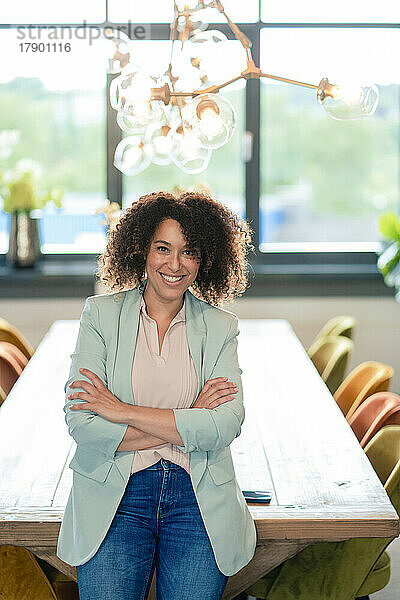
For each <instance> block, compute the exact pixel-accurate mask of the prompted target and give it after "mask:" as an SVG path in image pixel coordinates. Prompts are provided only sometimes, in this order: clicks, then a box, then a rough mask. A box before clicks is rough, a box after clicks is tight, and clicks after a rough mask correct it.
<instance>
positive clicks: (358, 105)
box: [317, 77, 379, 121]
mask: <svg viewBox="0 0 400 600" xmlns="http://www.w3.org/2000/svg"><path fill="white" fill-rule="evenodd" d="M317 98H318V102H319V103H320V104H321V106H322V107H323V108H324V109H325V111H326V112H327V114H328V115H329V116H330V117H331V118H332V119H336V120H338V121H354V120H357V119H361V118H362V117H369V116H371V115H372V114H373V113H374V112H375V110H376V107H377V106H378V101H379V91H378V88H377V87H376V85H375V84H372V85H369V86H360V85H358V84H357V83H355V82H354V81H351V80H350V81H344V82H343V83H342V84H340V85H338V84H331V83H329V81H328V79H327V78H326V77H325V78H323V79H321V81H320V83H319V86H318V90H317Z"/></svg>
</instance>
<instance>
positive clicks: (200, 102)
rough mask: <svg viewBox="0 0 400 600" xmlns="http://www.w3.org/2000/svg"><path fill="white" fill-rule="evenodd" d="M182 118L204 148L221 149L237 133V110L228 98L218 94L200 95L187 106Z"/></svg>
mask: <svg viewBox="0 0 400 600" xmlns="http://www.w3.org/2000/svg"><path fill="white" fill-rule="evenodd" d="M182 116H183V118H184V120H185V123H187V124H188V125H189V126H190V127H191V128H192V129H193V132H194V134H195V135H196V136H197V137H198V139H199V140H200V143H201V145H202V146H204V148H209V149H215V148H220V147H221V146H223V145H224V144H226V143H227V142H228V141H229V140H230V139H231V137H232V135H233V132H234V131H235V126H236V113H235V109H234V108H233V106H232V104H231V103H230V102H229V101H228V100H227V99H226V98H224V97H222V96H216V94H200V95H199V96H197V97H196V98H194V99H193V100H192V102H190V103H189V104H187V106H186V107H185V109H184V110H183V112H182Z"/></svg>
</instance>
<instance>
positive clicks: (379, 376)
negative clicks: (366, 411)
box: [334, 361, 394, 420]
mask: <svg viewBox="0 0 400 600" xmlns="http://www.w3.org/2000/svg"><path fill="white" fill-rule="evenodd" d="M393 373H394V371H393V369H392V367H390V366H388V365H385V364H383V363H380V362H374V361H367V362H363V363H361V365H358V367H356V368H355V369H353V370H352V371H351V373H349V374H348V375H347V377H346V379H345V380H344V381H343V383H342V384H341V385H340V386H339V387H338V389H337V390H336V392H335V393H334V398H335V400H336V403H337V405H338V406H339V408H340V410H341V411H342V413H343V414H344V416H345V417H346V419H347V420H349V419H350V417H352V416H353V414H354V413H355V411H356V410H357V408H358V407H359V406H360V404H361V403H362V402H364V400H366V399H367V398H368V397H369V396H372V394H376V392H387V390H388V389H389V386H390V381H391V379H392V377H393Z"/></svg>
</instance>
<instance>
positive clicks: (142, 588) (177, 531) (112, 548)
mask: <svg viewBox="0 0 400 600" xmlns="http://www.w3.org/2000/svg"><path fill="white" fill-rule="evenodd" d="M100 501H101V498H99V502H100ZM154 567H156V590H157V600H219V599H220V598H221V596H222V593H223V591H224V589H225V586H226V583H227V581H228V577H227V576H226V575H224V574H223V573H221V571H220V570H219V569H218V567H217V564H216V562H215V558H214V554H213V550H212V547H211V543H210V540H209V538H208V535H207V531H206V529H205V527H204V523H203V519H202V517H201V514H200V511H199V507H198V504H197V500H196V497H195V495H194V491H193V486H192V482H191V479H190V476H189V474H188V473H187V472H186V471H185V469H183V468H182V467H180V466H179V465H176V464H175V463H172V462H170V461H167V460H165V459H163V458H162V459H161V460H159V461H158V462H157V463H156V464H154V465H151V466H150V467H147V469H142V470H141V471H138V472H136V473H132V475H131V476H130V478H129V481H128V484H127V487H126V489H125V492H124V495H123V497H122V500H121V502H120V504H119V506H118V509H117V512H116V514H115V516H114V519H113V521H112V523H111V525H110V528H109V530H108V532H107V534H106V536H105V538H104V540H103V541H102V543H101V545H100V547H99V549H98V551H97V552H96V554H95V555H94V556H92V558H90V559H89V560H88V561H87V562H86V563H84V564H83V565H79V566H77V568H76V569H77V575H78V588H79V598H80V600H145V598H147V594H148V591H149V589H150V585H151V580H152V577H153V572H154Z"/></svg>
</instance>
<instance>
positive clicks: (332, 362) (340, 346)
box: [307, 335, 353, 394]
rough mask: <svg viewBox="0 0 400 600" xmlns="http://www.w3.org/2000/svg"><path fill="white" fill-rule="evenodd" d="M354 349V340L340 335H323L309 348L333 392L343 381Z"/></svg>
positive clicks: (316, 365)
mask: <svg viewBox="0 0 400 600" xmlns="http://www.w3.org/2000/svg"><path fill="white" fill-rule="evenodd" d="M352 350H353V342H352V340H350V339H349V338H347V337H342V336H340V335H339V336H326V337H321V338H319V339H318V340H317V341H316V342H314V344H312V346H310V348H309V349H308V352H307V353H308V356H309V357H310V358H311V360H312V362H313V363H314V366H315V368H316V369H317V371H318V373H319V374H320V375H321V377H322V379H323V381H324V382H325V384H326V386H327V387H328V389H329V391H330V392H331V394H333V393H334V392H335V391H336V389H337V388H338V387H339V385H340V384H341V383H342V381H343V378H344V375H345V372H346V368H347V363H348V360H349V356H350V354H351V352H352Z"/></svg>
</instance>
